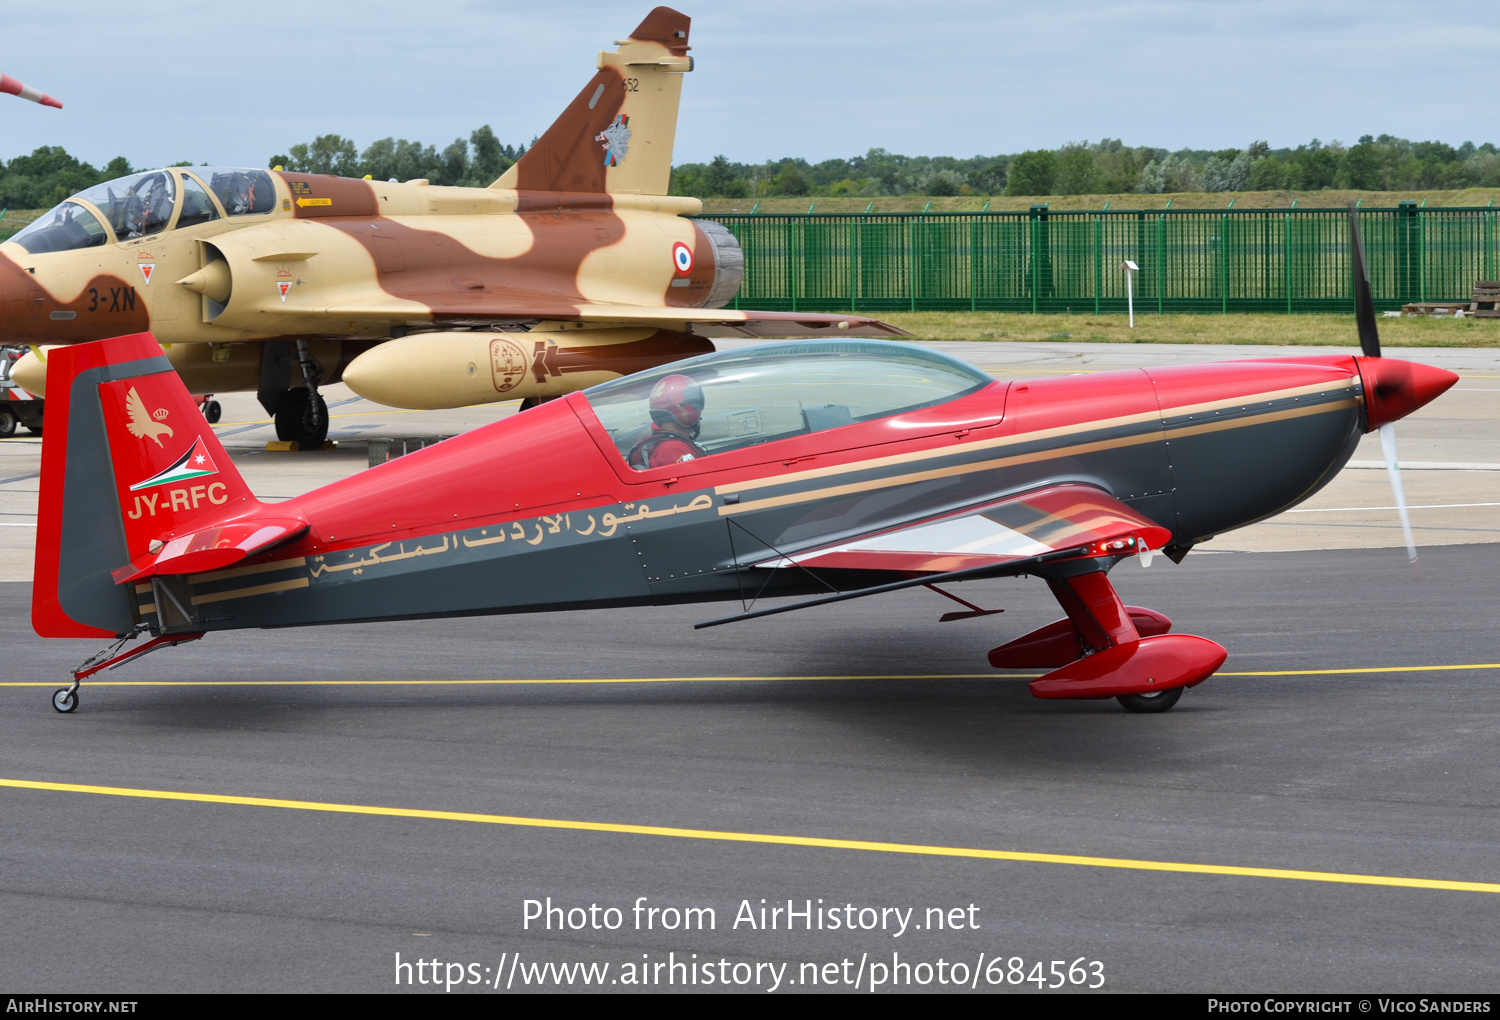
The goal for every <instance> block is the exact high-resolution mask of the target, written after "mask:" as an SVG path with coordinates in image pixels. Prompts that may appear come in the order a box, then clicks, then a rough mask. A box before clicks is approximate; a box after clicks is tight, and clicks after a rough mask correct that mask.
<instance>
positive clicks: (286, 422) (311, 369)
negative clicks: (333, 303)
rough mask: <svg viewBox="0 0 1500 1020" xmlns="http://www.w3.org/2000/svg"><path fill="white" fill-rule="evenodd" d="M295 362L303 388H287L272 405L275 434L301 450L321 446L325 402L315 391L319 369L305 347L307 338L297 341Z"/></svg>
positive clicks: (324, 436)
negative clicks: (273, 406) (275, 403)
mask: <svg viewBox="0 0 1500 1020" xmlns="http://www.w3.org/2000/svg"><path fill="white" fill-rule="evenodd" d="M297 365H298V367H299V368H301V370H302V382H303V383H304V385H305V388H303V389H289V390H287V391H286V392H285V393H283V394H282V395H281V400H280V401H279V402H278V403H277V405H276V416H275V417H276V438H277V439H280V440H282V441H283V442H294V443H296V444H297V445H298V447H300V448H301V449H304V450H321V449H322V448H323V442H324V440H326V439H327V438H328V405H327V403H325V402H324V400H323V396H322V394H320V393H319V392H318V383H320V382H321V381H322V378H323V371H322V369H321V368H320V367H319V365H318V363H317V362H316V361H314V360H313V358H312V355H311V354H310V353H309V351H308V346H307V341H306V340H298V341H297Z"/></svg>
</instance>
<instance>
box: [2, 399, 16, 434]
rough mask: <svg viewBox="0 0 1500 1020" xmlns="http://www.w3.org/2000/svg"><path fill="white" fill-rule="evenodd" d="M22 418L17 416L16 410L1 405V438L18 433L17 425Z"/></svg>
mask: <svg viewBox="0 0 1500 1020" xmlns="http://www.w3.org/2000/svg"><path fill="white" fill-rule="evenodd" d="M20 423H21V419H19V418H17V417H16V412H14V411H12V410H11V409H10V408H8V407H5V406H0V438H4V437H6V436H13V435H15V434H16V426H17V425H19V424H20Z"/></svg>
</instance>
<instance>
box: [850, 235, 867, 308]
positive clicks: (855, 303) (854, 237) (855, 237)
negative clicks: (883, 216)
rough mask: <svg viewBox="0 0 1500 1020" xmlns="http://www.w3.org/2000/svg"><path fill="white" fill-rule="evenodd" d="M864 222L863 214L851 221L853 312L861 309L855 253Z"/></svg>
mask: <svg viewBox="0 0 1500 1020" xmlns="http://www.w3.org/2000/svg"><path fill="white" fill-rule="evenodd" d="M863 222H864V217H863V216H861V217H860V218H859V219H858V220H850V221H849V311H851V312H857V311H859V302H858V298H857V297H856V294H858V285H857V284H856V282H855V281H856V279H857V278H858V274H857V273H856V272H855V262H854V259H855V255H854V253H855V249H856V244H857V243H858V238H859V233H860V231H859V225H860V223H863Z"/></svg>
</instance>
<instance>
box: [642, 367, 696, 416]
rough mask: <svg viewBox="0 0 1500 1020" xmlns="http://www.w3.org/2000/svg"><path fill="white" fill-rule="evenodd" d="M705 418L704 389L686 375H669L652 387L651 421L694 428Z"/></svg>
mask: <svg viewBox="0 0 1500 1020" xmlns="http://www.w3.org/2000/svg"><path fill="white" fill-rule="evenodd" d="M701 417H703V388H702V387H701V386H699V385H698V384H697V383H695V382H693V380H691V379H689V378H688V377H687V376H685V375H669V376H667V377H666V378H664V379H662V380H661V381H660V382H658V383H657V384H656V385H655V386H653V387H651V420H652V421H654V422H656V423H657V424H658V425H670V424H673V423H674V422H675V423H676V424H678V425H681V426H682V427H683V428H692V427H693V426H694V425H696V424H698V419H699V418H701Z"/></svg>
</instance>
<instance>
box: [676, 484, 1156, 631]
mask: <svg viewBox="0 0 1500 1020" xmlns="http://www.w3.org/2000/svg"><path fill="white" fill-rule="evenodd" d="M1171 540H1172V533H1171V531H1170V530H1168V529H1167V528H1164V527H1162V526H1161V525H1159V524H1157V523H1156V522H1155V521H1153V520H1151V519H1150V518H1149V517H1146V516H1144V515H1143V514H1140V513H1137V512H1136V511H1134V510H1132V509H1130V507H1128V506H1126V505H1125V504H1124V503H1121V502H1120V501H1119V500H1117V499H1115V498H1114V497H1113V496H1111V495H1109V493H1107V492H1105V491H1103V490H1102V489H1098V488H1095V487H1094V486H1092V485H1082V484H1076V483H1069V484H1062V485H1049V486H1046V487H1044V488H1040V489H1033V490H1032V491H1030V492H1025V493H1020V494H1018V495H1014V496H1007V497H1005V498H1004V499H997V500H995V501H994V502H991V503H986V504H984V505H982V506H977V507H971V508H969V509H967V510H963V511H960V512H957V513H952V514H945V515H942V516H940V517H934V518H929V519H928V520H924V521H918V522H916V523H913V524H908V525H905V526H903V527H899V528H890V529H887V530H884V531H878V532H873V533H871V534H869V535H865V536H862V537H859V538H856V539H853V540H845V541H843V542H840V543H838V544H836V545H829V546H825V547H823V548H819V549H810V550H804V551H802V552H798V553H794V554H792V555H790V556H780V557H776V558H774V559H770V560H764V561H762V562H760V563H757V564H755V566H756V567H759V568H763V569H771V570H787V569H793V570H796V569H803V570H809V571H812V572H813V573H816V572H817V570H818V569H819V568H823V569H828V570H835V569H837V570H855V571H858V570H869V571H872V572H876V573H879V574H881V575H883V576H887V577H889V576H890V574H891V573H898V574H900V573H904V574H908V575H910V577H909V579H908V580H905V581H895V582H892V583H889V584H879V585H875V586H872V587H866V588H857V589H855V590H852V591H844V592H839V593H837V594H834V595H824V596H821V597H819V598H815V599H809V600H807V601H805V602H797V603H793V604H791V605H782V606H773V607H771V608H769V609H760V610H755V611H753V612H747V613H741V614H739V615H737V616H729V617H724V618H722V619H718V620H709V621H706V622H704V623H700V624H697V626H698V627H713V626H717V625H718V624H721V623H732V622H734V621H737V620H748V619H752V618H755V617H759V616H771V615H774V614H776V613H786V612H791V611H792V610H794V609H805V608H808V607H810V606H819V605H825V604H827V603H829V602H843V601H845V600H847V599H855V598H863V597H864V596H866V595H876V594H879V593H880V592H886V591H895V590H897V589H900V588H910V587H914V586H916V585H920V584H932V583H934V582H940V581H962V580H969V579H975V578H981V577H1002V576H1005V575H1008V574H1019V573H1025V572H1026V571H1027V570H1029V569H1034V568H1035V567H1037V566H1040V565H1042V564H1045V563H1057V562H1063V561H1066V560H1075V559H1091V558H1093V557H1098V556H1120V555H1128V554H1130V553H1139V552H1144V551H1147V550H1152V551H1154V550H1156V549H1160V548H1161V547H1163V546H1165V545H1166V544H1167V543H1169V542H1170V541H1171Z"/></svg>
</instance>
